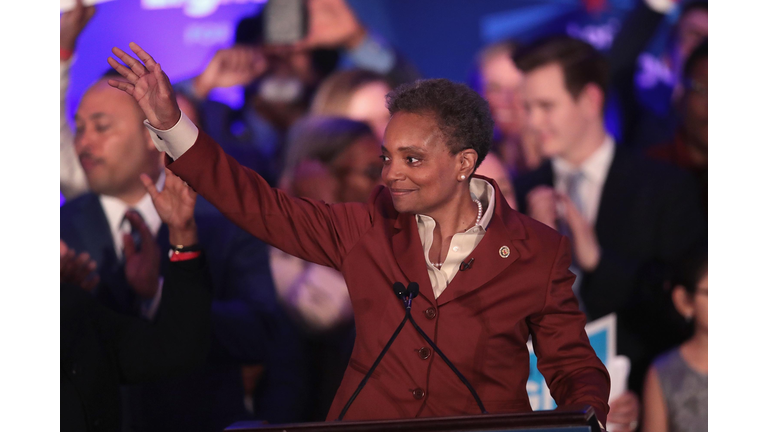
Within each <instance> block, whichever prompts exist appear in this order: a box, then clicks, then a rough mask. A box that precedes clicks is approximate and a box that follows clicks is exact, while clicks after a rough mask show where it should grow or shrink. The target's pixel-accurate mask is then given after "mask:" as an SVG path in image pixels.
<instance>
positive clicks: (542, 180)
mask: <svg viewBox="0 0 768 432" xmlns="http://www.w3.org/2000/svg"><path fill="white" fill-rule="evenodd" d="M539 185H547V186H553V185H554V172H553V169H552V163H551V162H550V161H547V162H545V163H544V164H543V165H542V166H541V167H539V168H538V169H537V170H535V171H533V172H530V173H528V174H526V175H524V176H521V177H520V178H519V179H516V180H515V189H516V193H517V202H518V205H519V206H520V211H521V212H523V213H527V212H528V208H527V202H526V195H527V194H528V193H529V192H530V191H531V190H532V189H533V188H535V187H536V186H539ZM698 200H699V198H698V190H697V188H696V184H695V183H694V181H693V179H692V178H690V177H689V176H688V175H687V174H686V173H683V172H682V171H679V170H676V169H675V168H674V167H671V166H667V165H664V164H659V163H656V162H651V161H649V160H646V159H643V158H642V157H641V156H639V155H635V154H632V153H630V152H628V151H626V150H624V149H622V148H621V147H617V148H616V153H615V156H614V159H613V161H612V162H611V166H610V168H609V170H608V176H607V178H606V181H605V185H604V187H603V191H602V194H601V197H600V204H599V208H598V213H597V220H596V222H595V231H596V235H597V238H598V242H599V243H600V246H601V248H602V258H601V260H600V263H599V265H598V267H597V268H596V269H595V270H594V271H593V272H591V273H584V274H583V279H582V281H581V286H580V288H579V293H580V296H581V299H582V301H583V307H584V308H585V310H586V313H587V317H588V318H589V319H590V320H593V319H597V318H600V317H602V316H604V315H607V314H609V313H612V312H616V313H617V333H618V334H617V338H618V341H617V350H618V353H619V354H624V355H627V356H628V357H629V358H630V360H631V361H632V373H631V375H630V388H631V389H633V390H635V391H638V392H639V390H640V389H641V388H642V379H643V374H644V373H645V370H646V368H647V366H648V364H649V362H650V360H651V359H652V356H653V355H654V354H655V353H657V352H659V351H660V350H662V349H664V348H665V347H669V346H670V345H672V344H675V343H679V342H681V341H680V338H682V337H683V336H682V334H681V332H682V330H681V329H679V328H677V325H679V322H678V321H676V320H675V318H674V316H675V313H674V311H673V309H672V306H671V304H670V303H669V302H668V301H667V300H666V297H667V295H665V293H664V292H663V288H662V279H663V274H664V272H665V271H666V270H667V268H668V266H669V265H671V264H674V263H675V262H676V261H677V260H678V259H680V258H681V257H682V256H683V255H684V254H685V253H686V252H687V251H689V250H690V249H691V248H692V247H694V246H695V245H697V244H700V242H703V241H706V228H707V227H706V223H705V221H704V218H703V215H702V214H701V212H700V210H699V205H698V202H699V201H698ZM670 326H675V328H671V327H670Z"/></svg>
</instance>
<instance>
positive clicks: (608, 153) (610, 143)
mask: <svg viewBox="0 0 768 432" xmlns="http://www.w3.org/2000/svg"><path fill="white" fill-rule="evenodd" d="M615 152H616V142H615V140H614V139H613V137H612V136H610V135H608V134H606V135H605V140H604V141H603V143H602V144H601V145H600V147H598V148H597V150H595V151H594V152H593V153H592V154H591V155H590V156H589V157H588V158H587V159H586V160H585V161H584V162H583V163H582V164H581V166H579V167H575V166H573V165H572V164H571V163H570V162H567V161H566V160H564V159H562V158H559V157H554V158H552V169H553V170H554V174H555V177H556V178H565V177H566V176H568V175H569V174H573V173H574V172H576V171H577V170H579V171H581V173H582V174H584V177H585V178H586V179H587V180H589V181H591V182H595V183H597V184H602V183H603V182H604V181H605V178H606V177H608V169H609V168H610V167H611V162H612V161H613V155H614V153H615Z"/></svg>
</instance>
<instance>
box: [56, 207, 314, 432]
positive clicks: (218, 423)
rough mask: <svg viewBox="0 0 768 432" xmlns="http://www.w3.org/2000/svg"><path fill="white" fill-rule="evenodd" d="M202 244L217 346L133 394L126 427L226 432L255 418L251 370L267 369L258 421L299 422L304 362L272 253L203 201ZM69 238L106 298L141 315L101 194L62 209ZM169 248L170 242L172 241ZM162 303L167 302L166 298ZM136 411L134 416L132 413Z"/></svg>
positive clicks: (64, 235)
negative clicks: (179, 372) (203, 358)
mask: <svg viewBox="0 0 768 432" xmlns="http://www.w3.org/2000/svg"><path fill="white" fill-rule="evenodd" d="M195 220H196V222H197V227H198V235H199V241H200V244H201V246H202V247H203V249H204V250H205V251H206V254H207V260H208V265H209V268H210V273H211V277H212V280H213V288H214V291H213V303H212V340H211V344H212V345H211V351H210V355H209V357H208V360H207V362H206V364H205V365H204V366H203V367H201V368H197V369H196V370H194V371H193V372H192V373H191V374H188V375H186V376H184V377H181V378H178V379H174V380H165V381H162V382H158V383H156V384H150V385H141V386H135V387H133V386H132V387H128V388H126V389H125V392H126V394H127V395H128V397H127V398H126V399H127V400H126V401H125V403H127V404H128V406H127V407H126V411H127V412H126V422H127V423H128V424H131V425H133V426H134V427H135V428H137V429H138V430H142V431H152V430H171V429H167V428H168V427H171V428H172V429H179V430H180V429H183V430H188V431H191V430H199V431H209V430H210V431H213V430H216V431H220V430H222V429H223V428H225V427H226V426H228V425H229V424H231V423H233V422H235V421H240V420H245V419H251V418H252V417H250V416H249V415H248V414H247V412H246V411H245V406H244V403H243V396H244V394H243V385H242V372H241V365H242V364H256V363H259V364H263V365H264V366H265V373H264V376H263V377H262V380H261V381H260V388H259V389H258V396H259V399H257V400H256V401H255V406H256V408H257V411H256V413H255V415H256V417H257V418H259V419H266V420H269V421H272V422H285V421H292V420H294V418H295V417H294V416H295V415H296V413H299V412H301V409H302V407H303V403H304V398H305V397H306V396H305V395H303V394H302V392H301V391H300V390H301V389H302V388H303V386H304V379H305V377H304V376H303V375H302V373H303V372H302V369H301V368H300V367H299V366H298V365H297V364H296V363H297V362H300V361H303V360H301V359H300V356H299V355H298V354H297V353H296V352H294V351H295V350H296V349H298V348H297V347H296V344H297V342H295V339H296V336H295V335H294V332H295V330H294V329H293V328H292V327H290V326H289V323H288V320H287V317H285V315H284V313H283V312H282V311H281V310H280V309H279V307H278V304H277V300H276V296H275V292H274V288H273V285H272V278H271V274H270V270H269V263H268V256H267V249H266V246H265V245H264V244H263V243H262V242H260V241H259V240H258V239H255V238H254V237H252V236H250V235H249V234H247V233H246V232H244V231H243V230H241V229H239V228H237V227H236V226H235V225H234V224H232V223H231V222H229V221H228V220H226V218H224V217H223V216H222V215H221V213H219V212H218V211H217V210H215V209H214V208H213V206H211V205H210V204H209V203H208V202H206V201H205V200H203V199H202V198H198V202H197V205H196V206H195ZM60 224H61V226H60V228H61V239H62V240H64V241H65V242H66V243H67V245H69V247H71V248H72V249H74V250H75V251H77V252H81V251H86V252H88V253H89V254H90V255H91V257H92V258H93V259H94V260H95V261H96V263H97V265H98V272H99V275H100V277H101V281H102V282H101V283H100V284H99V286H98V287H97V288H96V296H97V298H98V299H99V301H101V302H102V303H103V304H105V305H107V306H108V307H110V308H111V309H113V310H116V311H120V312H123V313H126V314H131V315H134V316H136V315H138V314H139V309H138V301H137V300H136V298H135V295H134V294H133V291H132V290H131V288H130V287H129V285H128V283H127V281H126V280H125V274H124V271H123V264H122V262H120V261H118V259H117V257H116V255H115V249H114V244H113V241H112V236H111V234H110V230H109V226H108V222H107V218H106V215H105V214H104V211H103V209H102V207H101V203H100V200H99V197H98V196H97V195H95V194H86V195H84V196H82V197H79V198H77V199H75V200H73V201H71V202H68V203H67V204H65V205H64V206H63V207H62V208H61V220H60ZM157 238H158V243H159V244H160V245H161V253H162V264H161V272H162V273H163V274H164V273H165V271H166V268H167V266H168V255H167V251H168V249H167V242H168V235H167V227H166V226H165V225H163V226H162V227H161V229H160V231H159V233H158V236H157ZM163 243H165V244H163ZM161 304H162V300H161ZM128 414H130V415H128Z"/></svg>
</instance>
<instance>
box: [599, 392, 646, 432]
mask: <svg viewBox="0 0 768 432" xmlns="http://www.w3.org/2000/svg"><path fill="white" fill-rule="evenodd" d="M639 418H640V399H638V397H637V395H636V394H635V393H633V392H631V391H626V392H624V393H622V394H621V396H619V397H617V398H616V400H614V401H612V402H611V403H610V411H609V412H608V421H607V424H606V426H610V428H611V429H610V430H611V432H633V431H634V430H635V429H637V421H638V419H639Z"/></svg>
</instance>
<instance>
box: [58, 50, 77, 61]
mask: <svg viewBox="0 0 768 432" xmlns="http://www.w3.org/2000/svg"><path fill="white" fill-rule="evenodd" d="M72 54H74V52H73V51H70V50H68V49H64V48H59V59H60V60H69V59H70V58H71V57H72Z"/></svg>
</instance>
